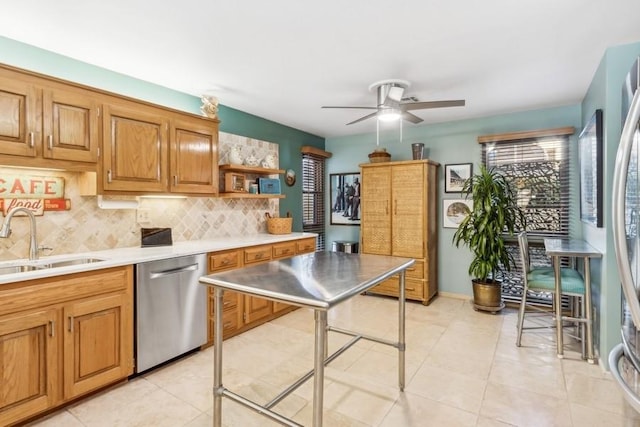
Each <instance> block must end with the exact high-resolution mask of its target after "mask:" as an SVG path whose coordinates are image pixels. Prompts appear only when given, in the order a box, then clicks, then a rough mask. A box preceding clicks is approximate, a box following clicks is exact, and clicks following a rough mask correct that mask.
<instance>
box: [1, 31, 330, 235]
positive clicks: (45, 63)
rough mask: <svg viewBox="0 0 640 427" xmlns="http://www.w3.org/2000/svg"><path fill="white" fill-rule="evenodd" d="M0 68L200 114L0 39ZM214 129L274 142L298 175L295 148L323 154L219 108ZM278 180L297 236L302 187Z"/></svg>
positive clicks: (188, 99) (309, 140) (193, 103)
mask: <svg viewBox="0 0 640 427" xmlns="http://www.w3.org/2000/svg"><path fill="white" fill-rule="evenodd" d="M0 63H4V64H7V65H11V66H14V67H18V68H22V69H25V70H30V71H34V72H37V73H41V74H45V75H49V76H53V77H57V78H60V79H64V80H68V81H73V82H76V83H80V84H83V85H87V86H90V87H95V88H98V89H103V90H106V91H109V92H113V93H117V94H121V95H125V96H130V97H132V98H136V99H141V100H144V101H148V102H152V103H155V104H159V105H164V106H167V107H170V108H174V109H176V110H181V111H186V112H190V113H194V114H200V105H201V103H200V98H199V97H197V96H193V95H189V94H186V93H182V92H178V91H175V90H172V89H169V88H166V87H163V86H159V85H155V84H153V83H149V82H145V81H142V80H139V79H136V78H133V77H129V76H126V75H124V74H119V73H116V72H113V71H110V70H107V69H104V68H100V67H96V66H94V65H90V64H87V63H84V62H80V61H77V60H74V59H72V58H69V57H66V56H62V55H58V54H56V53H53V52H49V51H46V50H43V49H39V48H36V47H34V46H30V45H27V44H24V43H20V42H17V41H15V40H11V39H8V38H5V37H1V36H0ZM218 115H219V117H220V121H221V123H220V130H221V131H222V132H227V133H232V134H236V135H242V136H246V137H250V138H255V139H260V140H264V141H269V142H273V143H277V144H278V145H279V148H278V149H279V155H280V168H281V169H293V170H294V171H295V172H296V176H298V177H300V176H301V173H302V170H301V168H302V161H301V155H300V148H301V147H302V146H303V145H310V146H313V147H317V148H321V149H324V138H321V137H319V136H316V135H312V134H309V133H307V132H303V131H300V130H298V129H294V128H291V127H288V126H284V125H281V124H279V123H275V122H272V121H269V120H266V119H263V118H261V117H257V116H254V115H251V114H247V113H244V112H242V111H239V110H236V109H233V108H229V107H226V106H225V105H221V106H220V110H219V114H218ZM281 181H282V192H283V193H284V195H285V196H286V198H284V199H281V200H280V214H281V215H282V214H284V213H285V212H287V211H290V212H291V213H292V214H293V217H294V225H293V228H294V231H302V219H301V218H302V187H301V184H300V180H299V179H297V180H296V184H295V185H294V186H292V187H288V186H286V185H285V184H284V179H281Z"/></svg>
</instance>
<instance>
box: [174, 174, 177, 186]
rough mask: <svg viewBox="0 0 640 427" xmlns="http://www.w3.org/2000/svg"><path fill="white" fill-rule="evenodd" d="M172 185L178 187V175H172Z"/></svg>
mask: <svg viewBox="0 0 640 427" xmlns="http://www.w3.org/2000/svg"><path fill="white" fill-rule="evenodd" d="M173 185H178V175H173Z"/></svg>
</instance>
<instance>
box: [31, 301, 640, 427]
mask: <svg viewBox="0 0 640 427" xmlns="http://www.w3.org/2000/svg"><path fill="white" fill-rule="evenodd" d="M406 319H407V359H406V360H407V366H406V374H407V381H406V384H407V385H406V389H405V391H404V393H402V392H400V391H399V390H398V388H397V356H396V354H397V352H396V351H395V349H393V348H391V347H387V346H384V345H380V344H376V343H371V342H368V341H360V342H358V343H357V344H356V345H355V346H354V347H352V348H351V349H349V350H348V351H347V352H346V353H344V354H343V355H342V356H340V357H339V358H338V359H336V360H335V361H334V362H333V363H331V364H330V365H329V367H328V368H327V369H326V379H325V412H324V419H325V423H324V425H326V426H331V427H335V426H381V427H387V426H388V427H398V426H482V427H489V426H492V427H497V426H575V427H578V426H580V427H583V426H607V427H613V426H640V415H639V414H637V413H635V412H634V410H633V409H632V408H631V407H630V406H628V405H627V404H626V402H625V401H624V399H623V398H622V396H621V393H620V392H619V391H618V389H617V386H616V385H615V384H614V382H613V380H612V379H611V377H610V375H609V374H608V373H603V372H602V369H601V368H600V367H599V366H598V365H589V364H587V363H586V362H584V361H582V360H581V359H580V354H579V352H577V351H575V349H577V346H576V345H575V343H574V344H573V347H574V348H575V349H574V351H566V352H565V354H566V357H565V359H563V360H560V359H557V358H556V356H555V346H554V341H553V331H550V330H544V331H540V332H532V331H529V332H525V336H524V337H523V347H521V348H517V347H516V346H515V324H516V311H515V310H514V309H505V310H503V311H502V312H501V313H499V314H497V315H491V314H486V313H479V312H475V311H474V310H473V309H472V307H471V305H470V303H469V302H468V301H465V300H461V299H454V298H447V297H442V296H440V297H438V298H436V299H435V301H433V303H432V304H431V305H430V306H423V305H420V304H416V303H408V304H407V316H406ZM329 322H330V324H332V325H335V326H341V327H344V328H350V329H355V330H359V331H361V332H363V333H370V334H376V335H380V336H385V337H387V338H390V339H393V338H395V334H396V331H397V326H396V325H397V301H395V300H393V299H388V298H383V297H375V296H358V297H356V298H354V299H352V300H351V301H349V302H347V303H344V304H343V305H341V306H338V307H336V309H335V310H334V311H332V312H330V314H329ZM347 340H348V338H347V337H345V336H343V335H339V334H336V333H331V334H330V347H332V349H336V348H338V347H339V346H341V345H342V344H343V343H345V342H346V341H347ZM569 345H571V344H569ZM212 360H213V351H212V348H209V349H207V350H205V351H201V352H198V353H196V354H193V355H191V356H188V357H186V358H184V359H182V360H180V361H179V362H176V363H173V364H171V365H168V366H164V367H162V368H160V369H157V370H154V371H152V372H150V373H148V374H147V375H143V376H140V377H138V378H135V379H133V380H132V381H130V382H128V383H127V384H125V385H122V386H119V387H116V388H113V389H111V390H109V391H106V392H103V393H101V394H99V395H97V396H95V397H93V398H91V399H89V400H86V401H83V402H80V403H78V404H75V405H73V406H70V407H68V408H67V409H65V410H62V411H59V412H57V413H54V414H52V415H51V416H49V417H48V418H46V419H42V420H40V421H38V422H36V423H33V424H32V426H38V427H50V426H56V427H58V426H64V427H81V426H109V427H112V426H126V427H131V426H154V427H159V426H171V427H176V426H188V427H199V426H211V425H212V416H211V414H212V397H211V388H212V381H213V368H212ZM312 361H313V313H312V312H311V311H309V310H305V309H299V310H297V311H295V312H293V313H291V314H288V315H286V316H284V317H282V318H280V319H277V320H275V321H273V322H270V323H268V324H265V325H263V326H260V327H258V328H256V329H253V330H252V331H249V332H247V333H245V334H243V335H241V336H238V337H234V338H232V339H229V340H227V341H225V345H224V364H223V365H224V376H223V379H224V384H225V386H226V387H227V388H229V389H230V390H232V391H235V392H239V393H240V394H242V395H243V396H246V397H248V398H250V399H252V400H254V401H256V402H259V403H265V402H267V401H268V400H270V399H271V398H272V397H274V396H275V395H276V394H277V393H279V392H280V391H281V390H283V389H284V388H285V387H286V386H287V385H289V384H291V382H293V380H295V379H297V378H298V377H299V376H300V375H301V374H303V373H304V372H306V371H307V370H308V369H310V368H311V367H312V365H313V362H312ZM311 398H312V381H309V382H307V383H306V384H305V385H303V386H302V387H301V388H300V389H298V390H297V391H296V392H295V393H294V394H292V395H290V396H289V397H287V398H286V399H285V400H284V401H282V402H281V403H279V404H278V405H277V406H276V407H275V410H276V411H278V412H280V413H282V414H284V415H285V416H287V417H291V418H293V419H294V420H295V421H296V422H299V423H301V424H303V425H305V426H308V425H311V419H312V418H311V412H312V408H311V404H310V402H311ZM223 424H224V425H225V426H233V427H246V426H271V425H276V424H275V423H273V422H272V421H270V420H268V419H266V418H264V417H261V416H259V415H257V414H255V413H253V412H252V411H249V410H247V409H245V408H243V407H240V406H239V405H238V404H236V403H235V402H232V401H230V400H229V399H223Z"/></svg>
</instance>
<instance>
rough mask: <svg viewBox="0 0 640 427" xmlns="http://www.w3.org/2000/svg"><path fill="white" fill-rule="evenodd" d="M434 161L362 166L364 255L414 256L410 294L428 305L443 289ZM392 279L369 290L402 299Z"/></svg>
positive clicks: (408, 276)
mask: <svg viewBox="0 0 640 427" xmlns="http://www.w3.org/2000/svg"><path fill="white" fill-rule="evenodd" d="M439 166H440V165H439V164H438V163H436V162H433V161H431V160H407V161H398V162H381V163H366V164H361V165H360V171H361V189H360V192H361V199H360V209H361V213H360V215H361V216H360V218H361V228H360V248H361V252H362V253H367V254H378V255H394V256H400V257H407V258H414V259H415V260H416V262H415V264H414V265H413V267H411V268H409V269H407V272H406V277H405V280H406V298H407V299H410V300H417V301H421V302H422V303H423V304H425V305H427V304H429V302H430V301H431V299H432V298H433V297H434V296H435V295H436V294H437V293H438V268H437V266H438V259H437V248H438V227H437V226H438V224H437V223H438V221H437V217H438V215H437V213H438V208H437V202H438V200H437V199H438V196H437V195H438V181H437V179H438V175H437V172H438V167H439ZM398 282H399V279H398V277H397V276H395V277H392V278H390V279H388V280H386V281H384V282H382V283H381V284H379V285H377V286H375V287H373V288H372V289H371V290H370V292H371V293H375V294H382V295H389V296H395V297H397V296H398V295H399V291H398Z"/></svg>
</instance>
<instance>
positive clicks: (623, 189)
mask: <svg viewBox="0 0 640 427" xmlns="http://www.w3.org/2000/svg"><path fill="white" fill-rule="evenodd" d="M639 72H640V58H638V59H637V60H636V61H635V62H634V64H633V66H632V68H631V70H630V71H629V74H628V75H627V77H626V79H625V81H624V84H623V87H622V118H623V121H624V126H623V129H622V135H621V137H620V145H619V146H618V153H617V156H616V164H615V170H614V175H613V194H612V199H613V200H612V204H613V209H612V214H613V216H612V220H613V240H614V246H615V251H616V261H617V264H618V272H619V274H620V281H621V285H622V291H623V292H622V294H623V295H622V319H621V324H622V328H621V333H622V343H621V344H619V345H617V346H616V347H615V348H614V349H613V350H612V351H611V353H610V354H609V367H610V369H611V373H612V374H613V377H614V379H615V380H616V382H617V383H618V384H619V385H620V387H621V389H622V392H623V394H624V396H625V399H626V400H627V401H628V402H629V404H631V406H633V407H634V408H635V409H636V411H638V412H640V236H639V235H638V227H639V226H640V176H639V174H638V172H639V170H638V164H639V162H640V149H639V147H638V143H639V141H640V127H639V126H640V91H639V90H638V83H639V82H640V79H639V76H638V73H639Z"/></svg>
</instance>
